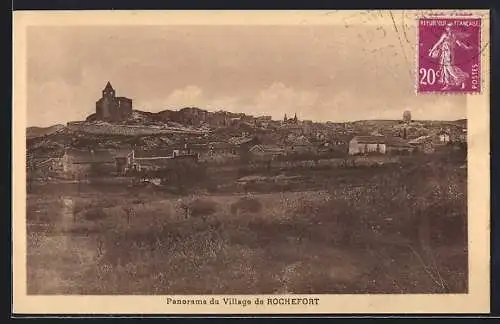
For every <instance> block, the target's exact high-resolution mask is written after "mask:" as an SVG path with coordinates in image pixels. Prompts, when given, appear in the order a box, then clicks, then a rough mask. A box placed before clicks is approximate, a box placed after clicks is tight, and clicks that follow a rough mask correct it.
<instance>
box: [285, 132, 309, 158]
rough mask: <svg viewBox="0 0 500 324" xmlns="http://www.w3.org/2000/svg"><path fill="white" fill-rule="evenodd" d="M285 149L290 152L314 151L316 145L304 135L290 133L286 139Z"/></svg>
mask: <svg viewBox="0 0 500 324" xmlns="http://www.w3.org/2000/svg"><path fill="white" fill-rule="evenodd" d="M284 142H285V150H286V152H287V153H288V154H291V153H292V154H293V153H307V152H312V151H314V149H315V147H314V145H313V144H312V143H311V141H309V140H308V139H307V138H306V137H305V136H304V135H300V136H294V135H292V134H291V135H289V136H288V137H287V138H286V139H285V141H284Z"/></svg>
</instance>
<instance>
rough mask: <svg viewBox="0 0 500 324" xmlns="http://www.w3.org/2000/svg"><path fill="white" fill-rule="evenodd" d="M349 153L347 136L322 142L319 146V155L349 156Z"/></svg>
mask: <svg viewBox="0 0 500 324" xmlns="http://www.w3.org/2000/svg"><path fill="white" fill-rule="evenodd" d="M348 151H349V138H348V137H347V136H344V137H342V136H336V137H334V138H332V139H330V140H324V141H321V142H320V143H319V145H318V153H339V154H347V153H348Z"/></svg>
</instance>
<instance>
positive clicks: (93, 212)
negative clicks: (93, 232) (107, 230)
mask: <svg viewBox="0 0 500 324" xmlns="http://www.w3.org/2000/svg"><path fill="white" fill-rule="evenodd" d="M107 216H108V215H107V214H106V213H105V212H104V210H102V209H101V208H93V209H90V210H87V211H86V212H85V214H84V218H85V219H86V220H90V221H92V220H100V219H104V218H106V217H107Z"/></svg>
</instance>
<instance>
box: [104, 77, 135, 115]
mask: <svg viewBox="0 0 500 324" xmlns="http://www.w3.org/2000/svg"><path fill="white" fill-rule="evenodd" d="M131 115H132V99H129V98H125V97H117V96H116V92H115V89H113V87H112V86H111V83H109V82H108V83H107V84H106V87H105V88H104V90H102V98H101V99H99V100H97V102H96V119H98V120H104V121H121V120H125V119H127V118H129V117H130V116H131Z"/></svg>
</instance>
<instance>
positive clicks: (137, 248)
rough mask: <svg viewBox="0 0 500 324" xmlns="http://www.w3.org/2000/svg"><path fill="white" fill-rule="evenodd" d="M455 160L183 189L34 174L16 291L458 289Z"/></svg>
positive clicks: (463, 215)
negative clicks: (179, 192)
mask: <svg viewBox="0 0 500 324" xmlns="http://www.w3.org/2000/svg"><path fill="white" fill-rule="evenodd" d="M464 163H465V162H464V160H463V158H462V157H455V156H454V155H453V154H452V153H450V154H448V155H430V156H426V157H421V158H420V157H418V158H417V157H415V158H413V159H411V160H408V161H403V162H401V163H400V164H397V165H391V166H385V167H379V168H377V167H372V168H352V169H328V168H323V169H321V168H320V169H317V170H310V169H303V170H300V169H297V170H289V171H286V172H281V173H280V171H279V170H267V171H266V172H260V171H259V172H260V173H259V174H254V175H253V176H259V177H261V178H265V177H267V178H269V177H274V178H273V183H274V185H272V186H271V185H269V183H267V184H265V183H263V182H259V181H256V182H254V183H253V184H252V186H247V187H246V189H245V190H241V191H238V190H234V188H236V187H237V185H236V184H235V183H236V180H237V179H239V178H241V177H243V176H252V175H248V174H238V172H230V171H227V172H226V173H225V175H223V174H222V173H217V172H214V173H212V174H211V175H209V176H210V177H211V180H212V183H216V185H215V187H216V188H217V189H214V188H212V189H211V190H202V189H203V188H197V190H198V191H193V192H191V193H190V194H189V195H186V196H176V195H174V194H173V193H169V192H166V191H161V190H157V189H155V188H141V189H137V188H131V187H127V186H125V185H123V184H117V185H112V184H108V185H103V184H101V185H92V184H71V183H66V184H62V183H61V184H49V185H35V187H34V188H33V190H32V191H31V192H30V194H29V195H28V205H27V208H28V214H27V220H28V251H27V252H28V256H27V258H28V260H27V262H28V267H27V270H28V293H29V294H210V293H214V294H252V293H465V292H467V268H468V265H467V208H466V206H467V203H466V202H467V191H466V190H467V181H466V180H467V176H466V168H464ZM240 173H241V172H240ZM294 176H295V177H299V179H300V181H291V180H289V181H288V184H287V185H286V186H281V185H279V184H280V182H282V181H284V180H283V179H294V178H293V177H294ZM206 182H207V183H208V182H209V181H206ZM224 185H226V187H227V188H231V189H226V190H225V189H224V188H225V187H224Z"/></svg>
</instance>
